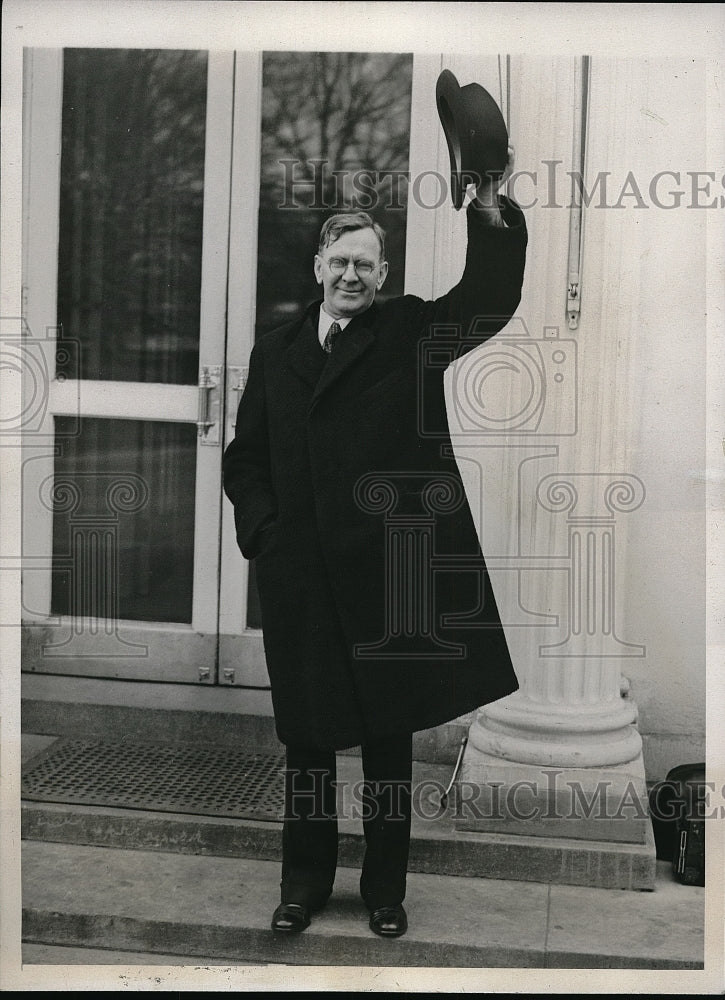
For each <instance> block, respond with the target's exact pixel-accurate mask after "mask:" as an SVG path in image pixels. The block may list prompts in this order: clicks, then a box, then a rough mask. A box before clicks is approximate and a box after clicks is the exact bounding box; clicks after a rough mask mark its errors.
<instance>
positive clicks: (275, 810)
mask: <svg viewBox="0 0 725 1000" xmlns="http://www.w3.org/2000/svg"><path fill="white" fill-rule="evenodd" d="M284 766H285V761H284V754H262V753H241V752H235V751H234V750H233V749H230V748H227V747H222V746H214V745H209V744H189V743H135V742H134V743H131V742H117V743H112V742H106V741H102V740H74V739H58V740H57V741H56V742H55V743H53V744H52V745H51V746H50V747H48V749H47V750H45V751H43V752H42V753H40V754H38V756H37V757H33V758H32V759H31V760H30V761H28V763H27V765H26V766H25V767H24V768H23V775H22V796H23V798H25V799H30V800H33V801H37V802H65V803H77V804H79V805H95V806H113V807H116V808H122V809H147V810H156V811H160V812H177V813H192V814H194V815H203V816H229V817H236V818H239V819H261V820H281V818H282V815H283V811H284Z"/></svg>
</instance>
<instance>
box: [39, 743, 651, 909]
mask: <svg viewBox="0 0 725 1000" xmlns="http://www.w3.org/2000/svg"><path fill="white" fill-rule="evenodd" d="M53 739H54V737H38V736H36V737H32V736H28V737H26V738H25V751H24V753H25V759H26V760H30V759H32V757H33V756H34V755H35V754H37V753H40V752H41V751H42V750H43V749H45V748H47V746H48V745H49V744H50V743H52V741H53ZM451 772H452V768H451V767H450V766H449V765H440V764H430V763H425V762H421V761H416V762H415V763H414V768H413V787H414V804H413V823H412V837H411V851H410V861H409V870H410V871H412V872H420V873H427V874H438V875H452V876H463V877H466V876H467V877H476V878H497V879H516V880H522V881H534V882H556V883H558V884H569V885H582V886H583V885H587V886H592V885H593V886H598V887H600V888H614V889H632V890H639V889H646V890H651V889H652V888H653V886H654V878H655V864H656V862H655V852H654V844H653V842H652V840H651V838H650V842H648V843H647V844H630V843H607V842H603V841H597V840H590V839H587V838H586V836H582V833H584V834H586V832H587V828H586V824H584V823H581V822H572V823H571V824H570V825H571V837H570V838H569V837H567V838H563V837H542V836H534V835H530V836H527V835H526V834H525V833H523V832H522V834H520V835H516V836H512V835H510V834H498V833H483V832H469V831H462V830H458V829H456V825H455V823H456V806H455V798H454V797H452V800H451V804H450V805H449V808H448V809H447V810H445V811H441V810H440V808H439V801H440V794H441V792H442V791H443V789H444V788H445V787H446V786H447V784H448V782H449V780H450V776H451ZM361 781H362V766H361V762H360V759H359V758H357V757H352V756H344V755H340V757H339V758H338V782H339V788H338V793H339V794H338V802H339V806H340V809H339V812H340V821H339V829H340V838H339V850H340V854H339V857H340V865H341V866H343V867H345V866H347V867H353V868H355V867H359V866H360V865H361V863H362V857H363V850H364V840H363V832H362V822H361V820H360V819H359V818H356V817H354V816H351V815H350V813H351V809H350V806H351V804H354V803H355V801H356V793H355V792H354V789H355V788H359V783H360V782H361ZM21 818H22V836H23V838H24V839H27V840H38V841H48V842H55V843H69V844H79V845H93V846H99V847H111V848H126V849H140V850H151V851H165V852H175V853H183V854H200V855H215V856H217V857H233V858H249V859H257V860H268V861H276V860H279V859H280V857H281V823H280V822H262V821H255V820H246V819H229V818H225V817H214V816H202V815H190V814H177V813H168V812H150V811H144V810H136V809H127V808H123V809H120V808H111V807H100V806H82V805H77V804H72V805H65V804H58V803H44V802H23V804H22V817H21ZM521 826H522V831H526V829H527V827H526V823H525V822H522V824H521Z"/></svg>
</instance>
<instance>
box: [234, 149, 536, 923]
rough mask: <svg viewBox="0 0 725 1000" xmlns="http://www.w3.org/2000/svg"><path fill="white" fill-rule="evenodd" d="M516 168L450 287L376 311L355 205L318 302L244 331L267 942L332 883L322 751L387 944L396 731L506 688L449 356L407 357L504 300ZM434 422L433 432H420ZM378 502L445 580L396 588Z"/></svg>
mask: <svg viewBox="0 0 725 1000" xmlns="http://www.w3.org/2000/svg"><path fill="white" fill-rule="evenodd" d="M512 166H513V153H512V151H510V153H509V164H508V167H507V169H506V171H505V173H504V176H503V178H501V179H499V180H498V181H496V182H493V181H492V182H489V183H488V184H486V185H485V186H483V185H482V186H481V187H480V188H479V190H478V192H477V194H476V197H475V198H474V199H473V200H472V201H471V203H470V204H469V205H468V207H467V209H466V214H467V231H468V244H467V255H466V263H465V268H464V271H463V275H462V277H461V279H460V281H459V282H458V284H457V285H455V287H454V288H452V289H451V290H450V291H449V292H448V293H447V294H446V295H443V296H442V297H441V298H438V299H435V300H433V301H424V300H423V299H421V298H418V297H416V296H413V295H404V296H402V297H399V298H394V299H391V300H389V301H386V302H385V303H383V304H382V305H378V304H377V303H375V301H374V299H375V294H376V292H377V291H378V290H379V289H380V288H381V287H382V285H383V282H384V281H385V277H386V275H387V269H388V264H387V262H386V260H385V252H384V233H383V231H382V230H381V229H380V227H379V226H377V225H376V224H374V223H373V222H372V220H371V219H370V217H369V216H367V215H365V214H364V213H349V214H343V215H338V216H334V217H333V218H331V219H328V221H327V222H326V223H325V225H324V226H323V230H322V233H321V238H320V245H319V251H318V253H317V255H316V256H315V259H314V270H315V275H316V278H317V281H318V283H319V284H320V285H321V286H322V290H323V293H324V295H323V300H322V301H321V302H316V303H314V304H313V305H311V306H310V307H309V308H308V309H307V310H306V311H305V312H304V313H303V314H302V315H300V316H298V317H297V318H296V319H294V320H293V321H292V322H290V323H287V324H285V325H284V326H283V327H281V328H279V329H276V330H273V331H272V332H270V333H268V334H266V335H264V336H262V337H261V338H259V339H258V341H257V343H256V344H255V346H254V349H253V351H252V354H251V358H250V363H249V374H248V380H247V384H246V387H245V390H244V393H243V396H242V399H241V402H240V405H239V411H238V416H237V423H236V436H235V438H234V440H233V442H232V443H231V444H230V445H229V447H228V449H227V451H226V453H225V456H224V488H225V491H226V494H227V496H228V497H229V499H230V500H231V501H232V503H233V505H234V514H235V523H236V531H237V541H238V544H239V547H240V549H241V551H242V554H243V555H244V556H245V557H246V558H247V559H250V560H251V559H254V560H256V570H257V582H258V589H259V598H260V605H261V614H262V625H263V632H264V647H265V654H266V659H267V667H268V670H269V677H270V682H271V689H272V701H273V707H274V714H275V721H276V728H277V733H278V736H279V739H280V740H281V742H282V743H283V744H285V747H286V753H287V770H286V779H285V782H286V783H285V788H286V791H285V819H284V825H283V860H282V881H281V904H280V905H279V906H278V907H277V909H276V910H275V913H274V916H273V921H272V926H273V928H274V929H275V930H278V931H298V930H303V929H304V928H305V927H306V926H308V924H309V922H310V914H311V913H312V912H313V911H314V910H316V909H318V908H320V907H322V906H323V905H324V903H325V902H326V900H327V898H328V897H329V895H330V893H331V891H332V886H333V881H334V877H335V868H336V862H337V819H336V814H335V790H334V784H333V782H334V779H335V751H336V750H340V749H343V748H349V747H356V746H360V747H361V752H362V763H363V772H364V779H365V783H364V794H363V803H362V804H363V809H364V813H363V826H364V833H365V841H366V851H365V859H364V864H363V869H362V873H361V879H360V889H361V894H362V897H363V899H364V901H365V903H366V904H367V906H368V909H369V911H370V926H371V929H372V930H373V931H375V932H376V933H378V934H380V935H381V936H391V937H392V936H397V935H399V934H402V933H404V931H405V929H406V927H407V919H406V914H405V911H404V909H403V906H402V902H403V898H404V896H405V887H406V871H407V863H408V847H409V839H410V811H411V766H412V765H411V757H412V750H411V746H412V734H413V733H414V732H415V731H418V730H421V729H427V728H430V727H433V726H436V725H439V724H442V723H444V722H446V721H449V720H451V719H454V718H456V717H458V716H460V715H462V714H464V713H466V712H469V711H472V710H474V709H476V708H477V707H479V706H481V705H484V704H487V703H489V702H491V701H494V700H496V699H499V698H501V697H503V696H505V695H507V694H510V693H511V692H513V691H514V690H516V688H517V687H518V684H517V680H516V676H515V674H514V671H513V668H512V664H511V660H510V657H509V653H508V649H507V645H506V639H505V636H504V633H503V629H502V626H501V621H500V618H499V615H498V611H497V609H496V603H495V600H494V597H493V593H492V591H491V587H490V583H489V580H488V576H487V574H486V573H485V572H481V570H480V568H477V567H480V565H481V562H480V561H481V551H480V548H479V542H478V537H477V533H476V530H475V527H474V523H473V519H472V516H471V511H470V508H469V506H468V503H467V501H466V498H465V493H464V491H463V486H462V483H461V477H460V474H459V471H458V468H457V465H456V461H455V458H454V457H453V453H452V449H451V448H450V437H449V435H448V424H447V418H446V404H445V396H444V383H443V374H444V369H445V364H443V365H441V364H440V363H438V364H432V365H427V364H426V362H425V353H424V352H422V351H421V344H422V342H423V341H426V340H429V339H431V337H432V335H433V338H435V336H436V330H438V334H440V332H441V331H440V328H441V327H443V328H444V330H443V333H444V337H443V339H442V340H441V343H443V344H444V345H445V346H446V347H447V348H448V349H449V351H450V346H451V344H455V345H456V350H455V354H456V355H458V356H460V355H461V354H463V353H465V352H466V351H468V350H471V349H473V348H475V347H476V346H478V345H479V344H481V343H483V342H484V341H485V340H486V339H487V338H488V337H490V336H492V335H494V334H495V333H496V332H497V331H498V330H500V329H502V328H503V326H505V324H506V323H507V322H508V320H509V319H510V317H511V316H512V314H513V313H514V311H515V309H516V308H517V306H518V303H519V300H520V293H521V284H522V280H523V273H524V261H525V250H526V239H527V237H526V226H525V223H524V220H523V216H522V213H521V211H520V210H519V209H518V207H517V206H516V205H514V204H513V203H512V202H511V201H510V200H508V199H507V198H505V197H503V196H502V195H499V194H497V193H496V192H497V191H498V189H499V188H500V185H501V184H502V183H503V181H504V180H505V179H506V177H507V176H509V175H510V173H511V170H512ZM451 338H452V339H451ZM450 356H453V355H450ZM421 359H422V361H421ZM430 427H433V428H436V427H437V428H440V433H438V434H432V435H430V434H428V433H427V432H424V431H425V428H430ZM376 510H377V513H376ZM386 511H387V516H388V519H389V521H390V520H391V519H392V521H395V518H396V517H405V516H408V517H409V518H412V521H411V522H410V523H412V524H415V523H423V522H424V523H425V524H427V525H428V527H430V525H431V524H432V525H434V528H435V531H434V534H433V536H432V538H433V542H432V544H433V545H434V547H435V551H436V552H437V553H444V554H446V555H447V556H448V557H449V560H448V561H449V563H451V561H452V562H453V563H455V556H456V555H460V557H461V564H460V567H459V568H458V569H456V567H455V565H454V566H453V568H451V569H449V571H448V572H436V573H431V572H429V571H428V569H427V567H428V566H429V560H428V561H426V559H425V558H423V559H422V561H421V559H418V560H417V561H416V559H412V560H411V559H408V560H407V562H405V561H404V562H405V565H406V566H407V570H406V571H405V572H406V573H407V575H408V578H407V579H402V580H401V579H397V578H396V579H394V577H395V573H396V572H398V573H399V567H400V566H401V565H403V563H401V560H400V552H398V551H393V549H394V548H395V546H396V545H398V544H399V543H398V542H395V543H394V544H393V542H392V541H391V539H392V538H393V536H392V535H391V534H390V532H389V531H388V532H386V526H385V516H384V515H385V512H386ZM416 518H418V521H416ZM421 518H422V521H421ZM414 535H415V532H413V535H411V538H413V539H414ZM427 537H431V536H427ZM411 544H414V541H413V543H411ZM430 555H432V553H430V552H429V553H428V556H430ZM472 557H473V561H472V562H470V563H469V565H468V566H467V565H466V560H469V561H470V560H471V558H472ZM476 557H478V559H477V558H476ZM396 566H397V567H398V570H396V569H395V567H396ZM391 581H392V582H391ZM416 588H417V591H418V596H417V597H416V598H415V599H414V600H413V601H412V604H411V599H410V593H411V592H413V591H416ZM421 588H423V590H422V592H421ZM406 595H407V596H406ZM413 606H415V607H416V608H417V609H418V611H417V612H416V614H417V620H416V621H413V620H412V619H410V620H408V622H407V624H408V626H409V627H408V629H407V632H406V629H405V628H403V629H402V631H401V629H400V628H398V629H397V632H396V633H395V636H393V635H392V633H391V622H392V623H393V625H395V623H396V620H397V619H396V615H397V616H398V618H399V617H400V615H401V614H403V615H405V614H406V613H407V614H408V615H410V614H411V607H413ZM406 609H407V611H406ZM473 612H475V614H469V621H468V622H466V621H465V620H461V619H465V617H466V613H473ZM456 615H457V617H458V619H459V620H458V622H457V623H456V622H454V621H452V620H451V619H453V618H455V617H456ZM426 616H427V619H428V620H427V621H422V619H426ZM415 617H416V616H415V614H414V615H413V618H415ZM446 622H448V624H446ZM399 624H400V623H399V622H398V625H399ZM473 626H475V627H473ZM482 626H483V627H482ZM394 638H395V639H400V640H401V641H400V642H397V641H392V640H393V639H394Z"/></svg>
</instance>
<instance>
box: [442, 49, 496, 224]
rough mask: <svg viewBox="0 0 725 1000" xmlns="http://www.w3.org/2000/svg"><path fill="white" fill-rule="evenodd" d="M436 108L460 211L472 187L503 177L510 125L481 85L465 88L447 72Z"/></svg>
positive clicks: (454, 199) (455, 197)
mask: <svg viewBox="0 0 725 1000" xmlns="http://www.w3.org/2000/svg"><path fill="white" fill-rule="evenodd" d="M436 106H437V108H438V117H439V118H440V120H441V125H442V126H443V131H444V133H445V137H446V142H447V143H448V154H449V156H450V160H451V198H452V200H453V207H454V208H455V209H456V210H458V209H459V208H460V207H461V206H462V205H463V199H464V196H465V194H466V187H467V185H468V184H475V183H477V181H480V179H481V178H482V177H484V176H486V175H488V176H490V177H493V178H496V177H500V176H501V174H502V173H503V172H504V170H505V169H506V164H507V162H508V132H507V131H506V122H505V121H504V120H503V115H502V114H501V111H500V109H499V106H498V104H496V102H495V101H494V99H493V97H491V95H490V94H489V92H488V91H487V90H485V89H484V88H483V87H482V86H481V85H480V84H478V83H469V84H467V85H466V86H465V87H461V86H460V85H459V83H458V80H457V79H456V78H455V76H454V75H453V73H451V71H450V70H448V69H444V70H443V72H442V73H441V74H440V76H439V77H438V82H437V84H436Z"/></svg>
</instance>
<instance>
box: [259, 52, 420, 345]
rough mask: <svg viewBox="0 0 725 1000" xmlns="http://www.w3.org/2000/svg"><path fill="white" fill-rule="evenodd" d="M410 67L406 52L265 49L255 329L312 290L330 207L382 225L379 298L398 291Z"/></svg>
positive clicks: (307, 298)
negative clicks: (386, 267)
mask: <svg viewBox="0 0 725 1000" xmlns="http://www.w3.org/2000/svg"><path fill="white" fill-rule="evenodd" d="M412 73H413V57H412V55H404V54H403V55H400V54H397V55H390V54H386V53H366V52H266V53H265V54H264V61H263V80H262V164H261V189H260V206H259V236H258V254H257V261H258V263H257V333H260V332H263V331H264V330H267V329H271V328H272V327H274V326H278V325H279V324H280V323H284V322H285V321H286V320H288V319H290V318H291V317H292V316H294V315H295V313H296V312H297V311H298V310H299V309H302V308H304V307H305V306H306V305H308V304H309V303H310V302H312V301H314V300H315V299H317V298H319V294H318V291H319V290H318V287H317V285H316V283H315V279H314V276H313V273H312V261H313V257H314V255H315V253H316V252H317V238H318V236H319V232H320V227H321V226H322V223H323V222H324V220H325V219H326V218H328V216H330V215H333V214H334V213H335V212H342V211H347V210H350V209H361V210H363V211H366V212H368V213H369V214H370V215H371V216H372V217H373V219H375V221H376V222H379V223H380V225H381V226H383V228H384V229H385V230H386V232H387V239H386V255H387V257H388V260H389V261H390V274H389V276H388V279H387V281H386V284H385V286H384V288H383V291H382V292H381V293H379V295H380V299H381V300H382V299H384V298H385V297H390V296H395V295H401V294H402V292H403V281H404V272H405V219H406V205H407V194H408V184H407V171H408V153H409V146H410V96H411V81H412Z"/></svg>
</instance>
